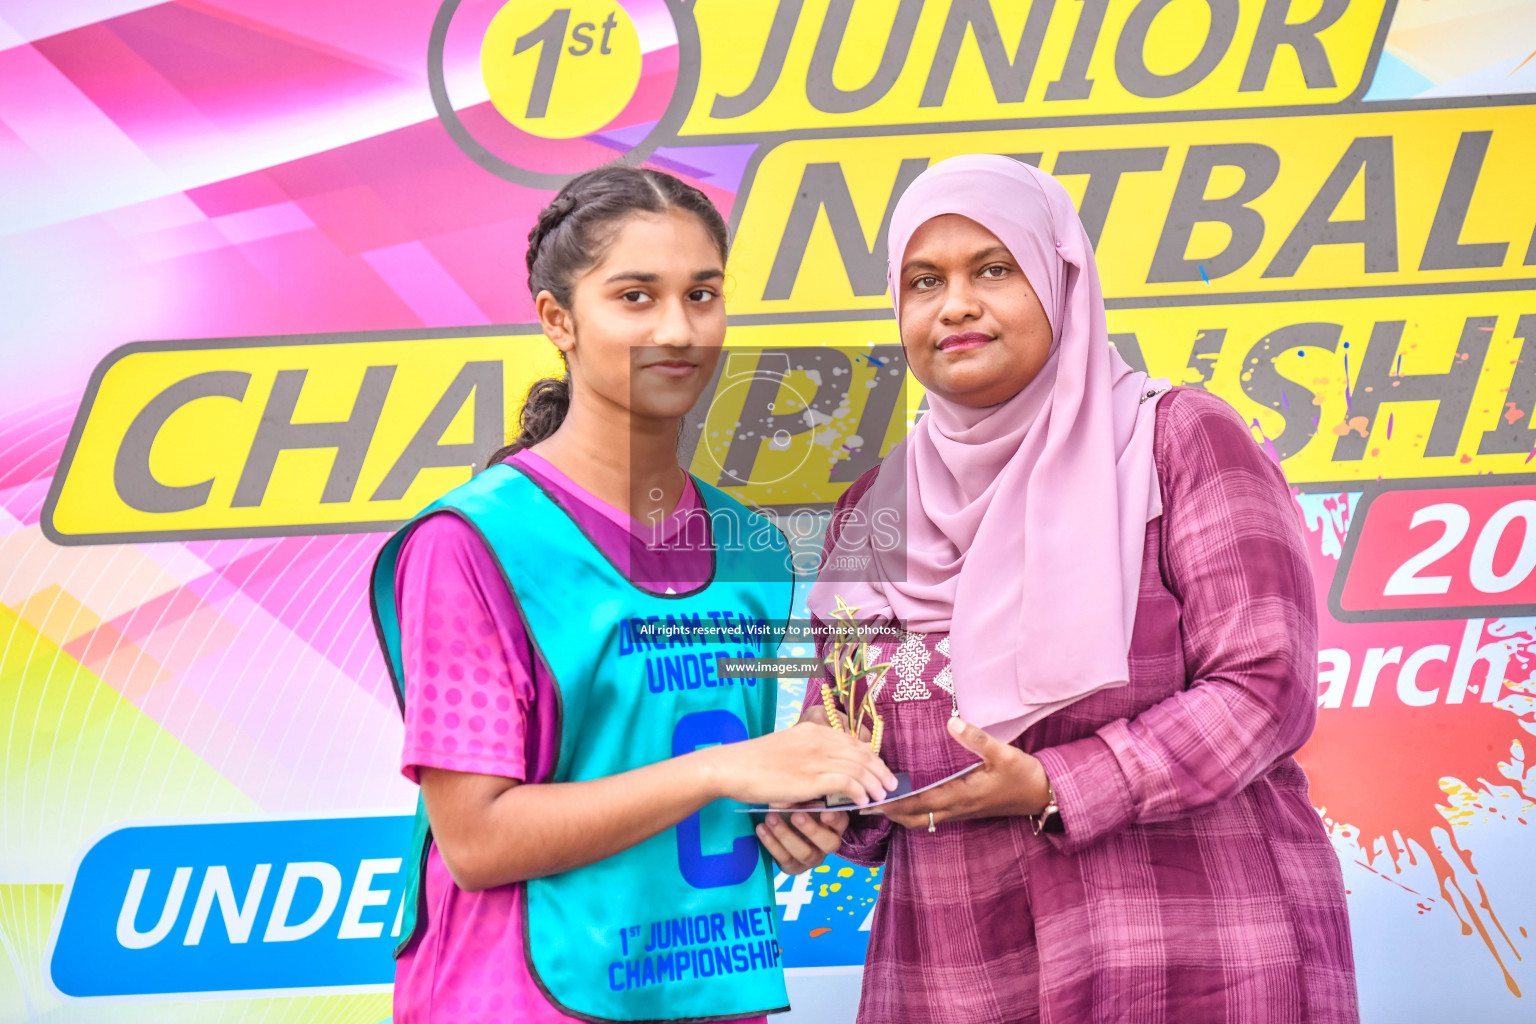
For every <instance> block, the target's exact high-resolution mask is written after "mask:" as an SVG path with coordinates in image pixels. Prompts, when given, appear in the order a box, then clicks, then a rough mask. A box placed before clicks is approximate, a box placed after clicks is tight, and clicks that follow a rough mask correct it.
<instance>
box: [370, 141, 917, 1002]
mask: <svg viewBox="0 0 1536 1024" xmlns="http://www.w3.org/2000/svg"><path fill="white" fill-rule="evenodd" d="M725 252H726V229H725V224H724V223H723V221H722V220H721V218H720V215H719V213H718V212H717V211H716V210H715V209H714V207H713V206H712V205H711V204H710V202H709V200H708V199H706V198H705V196H704V195H703V194H702V193H701V192H699V191H698V190H697V189H694V188H692V187H690V186H688V185H686V184H684V183H683V182H681V181H678V180H677V179H675V178H672V177H670V176H668V175H666V174H662V173H659V172H657V171H650V170H637V169H634V168H629V167H622V166H610V167H604V168H600V169H598V170H595V171H591V172H588V173H587V174H583V175H581V176H579V177H577V178H575V179H574V180H572V181H571V182H570V183H569V184H568V185H567V186H566V187H565V188H564V189H562V190H561V191H560V193H559V195H557V196H556V197H555V199H554V201H553V202H552V203H551V204H550V205H549V207H548V208H546V209H545V210H544V211H543V212H542V213H541V214H540V215H539V220H538V224H537V225H536V226H535V227H534V229H533V231H532V232H531V233H530V234H529V237H528V283H529V289H530V290H531V292H532V293H533V295H534V297H535V304H536V307H537V310H538V316H539V322H540V324H541V325H542V327H543V329H544V333H545V335H546V336H547V337H548V338H549V339H550V340H551V341H552V342H554V344H555V345H556V346H557V347H558V348H559V349H560V351H561V353H562V355H563V358H564V359H565V362H566V367H567V374H566V378H565V379H564V380H561V381H555V380H543V381H539V382H538V383H537V384H535V385H534V386H533V388H532V389H531V391H530V392H529V395H528V400H527V403H526V405H525V407H524V409H523V414H522V433H521V435H520V436H519V437H518V438H517V440H516V442H515V443H514V444H513V445H511V446H510V447H509V448H507V449H504V450H503V451H501V452H498V453H497V454H496V456H495V457H493V458H492V460H491V466H490V468H489V469H487V470H486V471H485V472H483V473H481V474H480V475H478V476H476V477H475V478H474V479H473V480H471V481H470V482H469V483H468V484H465V485H464V486H462V487H459V488H457V489H455V490H454V491H452V492H450V493H449V494H448V495H447V496H446V497H444V498H443V499H442V500H440V501H438V502H436V503H435V504H433V505H432V506H430V507H429V508H428V509H427V510H426V511H425V512H423V513H422V514H421V515H420V516H418V517H417V518H416V519H415V520H414V521H413V522H412V523H411V524H408V525H407V526H406V527H405V528H404V529H403V530H401V531H400V532H399V533H398V534H396V535H395V536H394V537H393V538H391V539H390V541H389V542H388V543H387V544H386V545H385V547H384V549H383V551H382V552H381V554H380V556H379V560H378V563H377V565H376V566H375V568H374V579H373V599H374V609H375V619H376V623H377V625H378V628H379V635H380V638H381V643H382V644H383V646H384V648H385V650H386V652H387V655H388V661H389V664H390V668H391V671H392V673H393V676H394V680H395V687H396V693H397V695H398V696H399V699H400V702H401V707H402V710H403V713H404V716H405V735H406V738H405V751H404V757H403V771H404V773H405V775H406V777H408V778H410V779H412V780H414V781H418V782H419V784H420V786H421V792H422V802H421V804H420V805H419V806H418V811H417V823H416V840H415V846H414V850H413V852H412V856H411V858H410V860H409V861H408V865H407V867H408V870H410V871H411V872H412V875H411V882H410V884H409V887H408V889H407V891H406V895H405V899H406V906H405V911H404V914H405V920H404V926H403V927H402V929H401V940H402V941H401V946H400V948H399V950H398V951H397V956H398V964H397V968H396V979H395V1020H396V1021H397V1022H409V1024H428V1022H444V1024H446V1022H466V1024H467V1022H470V1021H481V1022H496V1021H535V1022H548V1021H568V1020H571V1019H572V1018H573V1017H575V1018H580V1019H583V1020H648V1021H649V1020H701V1019H708V1020H735V1019H743V1018H750V1017H753V1016H754V1015H760V1014H763V1013H769V1012H776V1011H778V1010H782V1009H785V1008H786V1003H787V999H786V996H785V990H784V983H783V972H782V969H781V968H780V966H779V951H778V946H777V943H776V942H775V941H774V934H775V923H776V918H775V914H774V907H775V900H774V896H773V883H772V875H771V868H770V867H769V864H768V861H767V859H766V858H765V857H764V856H763V854H762V851H761V849H760V848H759V846H758V844H757V842H756V841H755V840H754V839H753V835H752V823H751V821H750V817H749V816H748V815H744V814H738V813H734V811H733V810H732V808H731V807H730V805H728V804H724V803H717V802H716V801H720V800H740V801H744V802H749V803H763V802H772V803H779V804H790V803H798V802H801V801H805V800H810V799H813V798H815V797H817V796H820V795H822V794H826V793H831V792H845V793H847V794H849V795H850V796H852V797H853V798H854V799H855V800H856V802H858V803H864V802H867V801H869V800H873V799H880V798H881V797H883V795H884V794H885V792H886V791H887V790H888V789H889V788H890V787H893V786H894V784H895V780H894V779H893V778H892V777H891V775H890V773H889V772H888V771H887V770H886V769H885V767H884V765H882V764H881V763H880V761H879V760H878V759H877V758H875V757H874V755H873V754H871V753H870V751H869V750H868V748H867V747H866V746H863V745H861V744H858V743H856V742H855V741H853V740H852V739H850V738H849V737H847V736H846V735H843V734H840V733H836V732H833V731H832V730H830V729H826V728H820V727H817V726H812V725H805V726H797V727H795V728H793V729H789V730H787V731H784V732H779V733H774V732H773V731H772V729H773V717H774V705H775V697H776V695H775V687H774V686H773V685H772V683H771V681H769V680H762V679H730V678H716V677H715V675H714V669H715V657H716V656H717V655H741V654H743V653H751V654H752V655H753V656H757V655H759V654H762V655H768V654H771V653H772V652H773V649H774V643H775V642H774V641H771V640H764V639H760V638H749V639H748V640H746V641H745V642H743V641H742V640H741V639H739V638H736V639H731V640H730V641H728V642H726V641H710V640H706V639H693V638H689V639H686V640H678V641H676V642H675V644H674V646H672V647H668V646H666V643H665V641H662V640H657V639H654V638H647V639H645V640H643V641H642V639H641V631H639V630H635V629H633V628H630V626H629V624H631V623H634V622H637V621H644V620H647V619H650V620H653V621H661V622H665V621H668V620H675V621H691V622H703V623H710V622H715V621H722V622H732V623H740V622H742V621H743V620H752V621H756V622H767V623H770V624H777V626H781V625H782V622H783V619H784V618H785V616H786V614H787V611H788V608H789V603H790V593H791V588H792V584H793V578H792V575H791V570H790V569H789V564H788V559H787V553H786V550H785V543H784V539H783V537H782V535H781V534H779V533H778V532H777V530H776V529H774V528H773V527H772V526H771V524H769V523H768V522H767V520H765V519H763V518H762V517H761V516H757V515H756V514H754V513H752V512H749V511H748V510H747V509H745V508H743V507H742V506H741V505H740V504H738V503H737V502H735V501H734V500H732V499H731V498H730V497H728V496H726V495H725V494H723V493H722V492H720V491H718V490H716V489H715V488H713V487H711V486H709V485H707V484H705V483H703V482H702V481H699V480H696V479H693V478H692V477H690V476H689V474H688V473H687V472H686V471H684V470H683V469H682V467H680V466H679V465H678V462H677V453H676V446H677V437H678V432H679V426H680V423H681V418H682V416H683V415H684V414H685V413H686V412H687V411H688V410H689V409H690V408H691V407H692V406H693V404H694V402H695V401H696V400H697V399H698V397H699V395H700V393H701V391H702V390H703V388H704V387H705V385H706V384H707V382H708V381H709V380H710V379H711V376H712V374H713V371H714V368H715V364H716V362H717V360H718V359H719V356H720V349H721V345H722V344H723V343H724V339H725V326H726V324H725V310H724V306H723V302H722V299H721V295H720V288H721V283H722V280H723V276H724V261H725ZM690 518H694V519H696V520H702V521H703V522H705V523H707V524H708V526H709V529H706V530H703V531H700V530H698V529H696V528H695V529H691V530H689V531H686V533H685V532H684V531H683V530H682V526H683V525H684V522H685V520H688V519H690ZM642 523H644V524H648V525H642ZM765 531H766V534H767V536H768V540H769V543H767V544H766V545H765V544H763V543H761V542H760V540H759V542H758V543H755V544H749V543H746V539H747V538H749V537H754V536H755V537H757V538H759V539H760V538H762V537H763V536H764V535H765ZM700 534H703V535H704V536H703V537H702V540H701V542H696V543H695V544H693V545H692V546H690V545H689V544H688V543H686V542H685V538H687V537H697V536H699V535H700ZM658 538H659V543H658V542H657V541H658ZM711 538H719V540H720V543H718V544H717V543H715V542H714V540H713V539H711ZM764 548H766V550H763V549H764ZM669 652H671V653H673V654H675V656H679V657H692V658H693V659H694V660H693V661H692V665H693V668H694V671H693V672H692V673H691V674H689V675H688V677H687V679H686V681H683V682H679V678H680V675H679V674H678V673H676V672H675V671H674V672H667V671H665V670H666V669H667V668H668V666H667V665H665V664H663V662H665V661H667V660H668V655H669ZM672 667H673V668H674V669H675V663H674V665H673V666H672ZM770 817H771V818H773V823H772V825H771V826H770V829H771V830H770V831H768V832H767V836H768V841H769V842H770V846H771V848H772V850H773V851H774V854H775V856H777V857H779V860H780V866H781V867H782V868H783V869H784V870H786V871H789V872H791V873H797V872H800V871H803V870H806V868H808V867H809V866H811V865H812V864H814V863H816V862H817V861H819V860H820V859H821V857H822V856H823V855H824V853H825V852H828V851H830V850H832V849H835V848H836V847H837V844H838V842H839V839H840V834H841V831H842V828H843V827H844V826H845V825H846V823H847V819H846V816H845V815H842V814H832V813H830V812H829V813H826V814H823V815H816V816H808V815H806V814H804V813H797V814H795V815H794V824H793V825H791V824H790V823H786V822H784V821H782V820H780V819H779V816H770Z"/></svg>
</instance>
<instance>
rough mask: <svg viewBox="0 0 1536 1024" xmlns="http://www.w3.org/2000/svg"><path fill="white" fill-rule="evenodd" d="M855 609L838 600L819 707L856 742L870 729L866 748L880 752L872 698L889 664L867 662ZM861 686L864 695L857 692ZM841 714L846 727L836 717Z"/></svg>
mask: <svg viewBox="0 0 1536 1024" xmlns="http://www.w3.org/2000/svg"><path fill="white" fill-rule="evenodd" d="M857 611H858V609H857V608H851V607H849V606H848V603H847V602H846V601H844V600H843V599H842V598H841V597H839V598H838V599H837V610H836V611H835V612H833V613H832V618H833V619H834V620H835V623H834V625H833V633H832V650H831V652H830V653H828V654H827V657H826V663H827V668H828V669H830V670H831V673H832V681H831V682H827V681H825V680H824V681H823V682H822V684H821V704H822V707H824V708H826V710H827V721H828V722H829V723H830V724H831V726H832V728H834V729H837V730H839V731H842V730H844V729H846V730H847V731H848V732H849V733H850V734H851V735H852V736H853V737H854V738H855V739H858V738H861V737H862V734H863V729H864V726H865V725H868V726H869V749H870V750H872V751H874V752H875V753H876V754H879V753H880V740H881V738H882V736H883V735H884V733H885V722H884V720H882V719H881V717H880V713H879V712H878V711H876V710H875V698H876V697H878V696H879V695H880V691H881V690H882V689H883V688H884V687H885V673H886V670H887V669H889V668H890V667H891V664H892V663H891V662H884V663H882V664H879V665H871V664H870V663H869V644H868V643H866V642H865V641H863V640H860V639H859V627H858V623H857V622H855V621H854V617H853V616H854V613H855V612H857ZM861 685H862V688H863V692H862V695H861V693H860V687H861ZM839 711H842V712H844V715H845V716H846V719H847V724H846V725H845V724H844V722H843V721H842V720H841V719H840V718H839V717H838V712H839ZM826 802H827V806H828V807H835V806H842V805H846V804H851V803H853V801H852V800H848V799H846V798H843V797H840V796H835V795H834V796H829V797H827V801H826Z"/></svg>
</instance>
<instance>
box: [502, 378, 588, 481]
mask: <svg viewBox="0 0 1536 1024" xmlns="http://www.w3.org/2000/svg"><path fill="white" fill-rule="evenodd" d="M570 408H571V371H570V370H566V371H565V376H564V377H563V378H561V379H560V380H556V379H555V378H554V377H544V378H542V379H540V380H536V381H534V382H533V386H532V387H530V388H529V389H528V398H527V400H526V401H524V402H523V412H522V415H521V416H520V417H518V434H517V437H516V439H514V440H513V442H512V443H511V444H509V445H507V446H506V447H505V448H502V449H500V450H499V451H497V452H496V454H495V455H492V456H491V458H490V461H488V462H487V463H486V464H485V468H486V469H490V468H491V467H492V466H494V465H496V463H498V462H501V461H503V460H505V459H509V458H511V457H512V456H513V455H514V454H516V453H517V452H520V451H522V450H523V449H524V448H532V447H533V446H534V445H536V444H538V443H539V442H540V441H542V440H544V439H545V438H547V437H549V436H550V435H551V434H553V433H554V432H555V431H556V430H559V429H560V424H561V423H563V422H565V414H566V412H568V411H569V410H570Z"/></svg>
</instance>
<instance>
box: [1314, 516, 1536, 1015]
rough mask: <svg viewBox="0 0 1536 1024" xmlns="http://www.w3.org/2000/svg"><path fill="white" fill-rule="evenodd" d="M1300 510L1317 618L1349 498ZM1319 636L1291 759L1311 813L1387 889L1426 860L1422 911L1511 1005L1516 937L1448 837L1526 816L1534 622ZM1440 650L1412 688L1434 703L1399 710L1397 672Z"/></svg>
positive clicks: (1376, 628)
mask: <svg viewBox="0 0 1536 1024" xmlns="http://www.w3.org/2000/svg"><path fill="white" fill-rule="evenodd" d="M1298 502H1299V504H1300V506H1301V511H1302V515H1303V519H1304V521H1305V523H1306V526H1307V529H1308V546H1309V549H1310V551H1311V555H1312V560H1313V570H1314V576H1315V578H1316V580H1317V586H1318V606H1319V608H1326V607H1327V606H1328V605H1327V592H1328V588H1329V586H1330V585H1331V584H1332V577H1333V575H1334V571H1335V569H1336V568H1337V559H1338V557H1339V554H1340V551H1341V547H1342V541H1343V538H1344V537H1345V535H1346V534H1347V532H1348V528H1349V517H1350V513H1351V512H1352V511H1353V506H1354V499H1353V497H1352V496H1351V495H1345V494H1339V495H1318V494H1311V495H1301V496H1299V497H1298ZM1405 625H1408V626H1409V627H1410V628H1406V629H1405ZM1319 627H1320V629H1319V644H1320V647H1321V648H1322V649H1323V652H1324V655H1323V665H1324V670H1323V671H1322V672H1321V673H1320V676H1321V678H1320V683H1319V686H1320V691H1319V703H1320V708H1319V712H1318V721H1317V729H1316V731H1315V732H1314V734H1313V736H1312V738H1311V740H1309V741H1308V743H1307V745H1306V746H1305V747H1304V748H1302V750H1301V752H1300V753H1299V754H1298V755H1297V756H1298V758H1299V759H1300V760H1301V762H1302V765H1303V767H1304V768H1305V769H1306V771H1307V776H1308V778H1309V780H1310V782H1311V788H1312V801H1313V803H1314V804H1315V805H1317V807H1318V808H1319V810H1320V811H1321V812H1322V814H1323V817H1324V820H1325V822H1327V823H1328V825H1329V827H1330V830H1331V831H1332V832H1333V834H1334V835H1335V836H1336V838H1337V839H1342V840H1344V841H1346V843H1347V844H1349V843H1352V844H1353V845H1354V847H1355V848H1356V852H1357V858H1356V859H1357V862H1358V863H1360V864H1361V865H1362V866H1364V867H1366V868H1368V869H1369V870H1370V871H1372V872H1374V873H1375V874H1378V875H1380V876H1381V877H1382V878H1384V879H1385V880H1387V881H1389V882H1392V883H1393V884H1394V885H1398V886H1400V887H1402V888H1407V887H1406V886H1402V883H1401V882H1398V881H1397V880H1396V879H1395V878H1394V876H1398V875H1400V874H1401V873H1402V872H1403V871H1404V870H1405V869H1406V868H1407V867H1409V866H1414V865H1418V864H1419V863H1420V858H1423V859H1424V860H1425V861H1426V862H1427V864H1428V865H1429V866H1430V867H1431V868H1432V869H1433V871H1434V876H1435V879H1436V883H1437V885H1438V892H1437V893H1436V894H1434V895H1427V894H1415V895H1419V896H1420V897H1421V899H1420V901H1419V904H1418V906H1419V912H1420V913H1425V912H1427V911H1428V910H1430V909H1432V908H1433V907H1435V906H1437V905H1439V904H1441V903H1443V904H1444V905H1445V906H1446V907H1448V908H1449V909H1450V910H1451V912H1452V913H1453V914H1454V915H1455V917H1456V920H1457V922H1458V924H1459V927H1460V930H1461V933H1462V934H1463V935H1466V936H1475V937H1476V938H1477V939H1478V940H1479V941H1480V942H1481V943H1482V945H1483V946H1484V948H1486V949H1487V951H1488V953H1489V954H1490V955H1491V957H1492V959H1493V961H1494V963H1495V964H1496V965H1497V968H1498V970H1499V972H1500V973H1501V975H1502V977H1503V980H1504V984H1505V986H1506V987H1507V988H1508V989H1509V991H1510V992H1511V993H1513V994H1514V995H1516V996H1519V995H1521V991H1520V987H1519V984H1518V983H1517V982H1516V980H1515V978H1514V976H1513V975H1512V974H1511V973H1510V969H1509V965H1510V964H1511V963H1513V962H1516V961H1521V960H1523V959H1524V958H1525V951H1524V950H1523V949H1522V947H1523V946H1524V945H1525V941H1526V939H1527V938H1528V936H1527V934H1526V930H1525V929H1524V928H1521V927H1518V926H1511V927H1506V924H1505V922H1504V921H1503V920H1502V919H1501V917H1500V913H1499V909H1498V897H1499V894H1498V893H1497V892H1494V891H1490V890H1489V888H1488V887H1487V886H1485V884H1484V879H1483V877H1482V875H1480V873H1479V872H1478V869H1477V866H1476V863H1475V860H1474V856H1473V854H1474V851H1473V850H1472V849H1470V848H1467V847H1466V846H1464V845H1463V839H1464V838H1465V835H1471V833H1466V834H1465V835H1464V836H1458V834H1457V826H1465V825H1467V824H1470V823H1472V822H1473V821H1474V820H1475V819H1477V818H1479V817H1480V816H1488V815H1498V816H1501V817H1504V818H1506V819H1511V820H1514V821H1516V822H1517V823H1518V824H1520V825H1522V826H1528V825H1529V822H1530V820H1531V816H1532V813H1533V811H1536V770H1533V769H1532V768H1531V767H1530V766H1528V762H1527V759H1526V755H1525V746H1524V743H1528V742H1530V734H1531V733H1536V676H1533V670H1536V619H1490V620H1488V621H1486V623H1485V622H1483V620H1476V619H1474V620H1472V622H1471V623H1470V624H1469V623H1467V622H1465V621H1457V620H1447V621H1439V622H1414V623H1412V624H1405V623H1392V622H1388V623H1342V622H1338V621H1336V620H1335V619H1333V617H1332V616H1330V615H1327V614H1324V615H1321V616H1320V622H1319ZM1440 645H1443V647H1444V650H1443V651H1438V650H1437V651H1431V652H1430V654H1431V655H1438V654H1444V655H1445V657H1444V658H1442V659H1438V660H1435V659H1421V662H1420V664H1421V665H1422V668H1421V669H1420V670H1419V671H1418V674H1417V678H1416V679H1415V680H1411V681H1410V685H1411V686H1413V687H1415V688H1416V689H1417V690H1418V691H1419V692H1420V693H1423V692H1429V691H1431V690H1433V691H1434V693H1435V694H1436V700H1435V702H1434V703H1431V704H1428V705H1425V706H1410V705H1409V704H1407V703H1405V702H1404V701H1403V700H1402V699H1400V697H1399V694H1400V693H1401V692H1403V690H1402V685H1403V684H1402V683H1401V682H1400V676H1399V674H1398V673H1399V666H1400V665H1404V664H1407V663H1408V662H1409V661H1410V660H1411V659H1413V658H1414V656H1415V655H1416V654H1417V653H1418V652H1420V651H1424V650H1426V648H1431V647H1438V646H1440ZM1479 657H1481V658H1482V660H1481V661H1476V660H1475V659H1477V658H1479ZM1330 659H1331V660H1330ZM1384 659H1385V660H1386V662H1387V664H1386V665H1385V667H1383V668H1382V669H1381V670H1380V672H1379V673H1375V674H1374V675H1373V678H1374V679H1375V680H1376V681H1375V684H1374V687H1370V686H1367V687H1366V688H1365V689H1364V691H1362V685H1361V683H1362V676H1364V675H1365V674H1366V672H1367V671H1372V670H1367V669H1366V668H1365V665H1366V663H1368V662H1374V663H1375V664H1381V663H1382V662H1383V660H1384ZM1461 662H1466V663H1467V664H1470V665H1472V666H1473V667H1472V672H1471V676H1470V683H1469V685H1468V686H1467V691H1466V697H1465V699H1464V700H1463V701H1462V702H1461V703H1457V704H1451V703H1448V702H1447V698H1448V695H1449V693H1450V690H1451V687H1450V685H1449V684H1450V682H1451V679H1452V674H1453V672H1454V671H1455V666H1456V665H1457V664H1458V663H1461ZM1490 663H1491V665H1490ZM1489 667H1491V668H1492V671H1491V672H1488V671H1487V670H1488V668H1489ZM1485 674H1487V675H1491V676H1492V677H1493V678H1485ZM1486 687H1493V688H1494V689H1493V690H1492V691H1491V692H1486V693H1485V688H1486ZM1532 838H1533V839H1536V836H1533V837H1532ZM1410 891H1411V890H1410Z"/></svg>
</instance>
